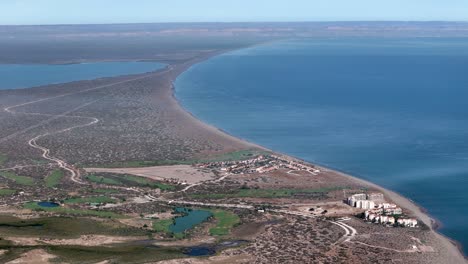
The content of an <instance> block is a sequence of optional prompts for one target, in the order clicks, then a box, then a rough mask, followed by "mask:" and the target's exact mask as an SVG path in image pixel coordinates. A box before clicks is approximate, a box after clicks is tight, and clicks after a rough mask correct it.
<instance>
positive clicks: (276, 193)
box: [191, 187, 345, 199]
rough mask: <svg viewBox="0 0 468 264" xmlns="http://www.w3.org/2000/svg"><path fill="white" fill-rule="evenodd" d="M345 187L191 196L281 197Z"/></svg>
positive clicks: (251, 190) (218, 197)
mask: <svg viewBox="0 0 468 264" xmlns="http://www.w3.org/2000/svg"><path fill="white" fill-rule="evenodd" d="M344 188H345V187H330V188H318V189H303V190H300V189H240V190H238V191H236V192H234V193H210V194H193V195H191V197H192V198H199V199H223V198H249V197H250V198H282V197H291V196H293V195H294V194H298V193H327V192H331V191H336V190H342V189H344Z"/></svg>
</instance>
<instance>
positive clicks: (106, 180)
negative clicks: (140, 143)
mask: <svg viewBox="0 0 468 264" xmlns="http://www.w3.org/2000/svg"><path fill="white" fill-rule="evenodd" d="M86 178H87V179H88V180H89V181H92V182H97V183H103V184H109V185H121V186H126V185H128V184H125V182H129V183H133V184H136V185H139V186H142V187H145V186H147V187H151V188H159V189H161V190H164V191H172V190H175V187H174V186H172V185H169V184H164V183H160V182H157V181H153V180H151V179H147V178H144V177H139V176H134V175H128V174H125V175H119V176H117V177H116V178H111V177H106V176H97V175H94V174H91V175H88V176H87V177H86ZM117 178H118V179H117Z"/></svg>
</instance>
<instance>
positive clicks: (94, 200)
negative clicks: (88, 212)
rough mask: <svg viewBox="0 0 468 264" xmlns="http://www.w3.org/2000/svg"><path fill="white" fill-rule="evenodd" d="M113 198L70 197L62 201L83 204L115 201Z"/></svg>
mask: <svg viewBox="0 0 468 264" xmlns="http://www.w3.org/2000/svg"><path fill="white" fill-rule="evenodd" d="M116 202H117V201H116V200H115V199H112V198H109V197H106V196H97V197H83V198H71V199H67V200H65V201H64V203H66V204H84V203H116Z"/></svg>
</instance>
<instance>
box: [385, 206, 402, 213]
mask: <svg viewBox="0 0 468 264" xmlns="http://www.w3.org/2000/svg"><path fill="white" fill-rule="evenodd" d="M383 213H384V214H386V215H401V214H402V213H403V210H402V209H401V208H400V207H395V208H386V209H383Z"/></svg>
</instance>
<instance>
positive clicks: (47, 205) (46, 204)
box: [37, 202, 60, 208]
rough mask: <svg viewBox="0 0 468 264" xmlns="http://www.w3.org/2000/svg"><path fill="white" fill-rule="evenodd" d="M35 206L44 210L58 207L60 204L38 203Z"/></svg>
mask: <svg viewBox="0 0 468 264" xmlns="http://www.w3.org/2000/svg"><path fill="white" fill-rule="evenodd" d="M37 205H39V206H41V207H46V208H53V207H59V206H60V204H58V203H53V202H38V203H37Z"/></svg>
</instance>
